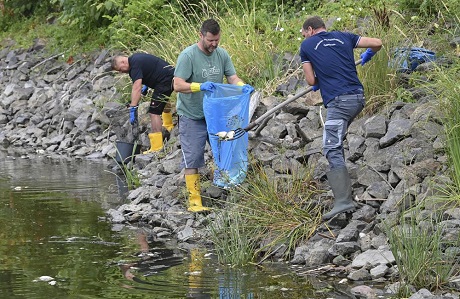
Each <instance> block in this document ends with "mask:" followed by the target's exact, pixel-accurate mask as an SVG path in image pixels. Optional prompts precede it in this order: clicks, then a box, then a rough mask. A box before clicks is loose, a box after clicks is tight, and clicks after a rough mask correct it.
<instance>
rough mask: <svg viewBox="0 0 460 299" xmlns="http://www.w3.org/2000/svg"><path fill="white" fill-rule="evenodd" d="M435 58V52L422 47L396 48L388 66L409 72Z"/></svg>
mask: <svg viewBox="0 0 460 299" xmlns="http://www.w3.org/2000/svg"><path fill="white" fill-rule="evenodd" d="M435 60H436V53H435V52H433V51H430V50H427V49H424V48H419V47H410V48H396V49H395V50H394V54H393V59H392V60H391V61H390V63H389V64H390V66H391V67H395V68H396V69H397V70H398V72H402V73H411V72H413V71H414V70H415V69H416V68H417V66H418V65H420V64H422V63H425V62H431V61H435Z"/></svg>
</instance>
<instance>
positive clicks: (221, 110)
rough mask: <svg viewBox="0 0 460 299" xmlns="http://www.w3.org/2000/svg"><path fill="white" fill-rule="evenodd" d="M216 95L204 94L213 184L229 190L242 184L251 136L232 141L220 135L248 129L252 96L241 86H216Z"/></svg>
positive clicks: (213, 93) (216, 84)
mask: <svg viewBox="0 0 460 299" xmlns="http://www.w3.org/2000/svg"><path fill="white" fill-rule="evenodd" d="M215 86H216V89H215V91H213V92H205V96H204V99H203V110H204V116H205V118H206V124H207V129H208V136H209V142H210V145H211V149H212V155H213V157H214V163H215V166H216V169H215V171H214V179H213V183H214V185H216V186H219V187H223V188H228V187H231V186H234V185H238V184H241V183H242V182H243V181H244V179H245V178H246V171H247V168H248V154H247V149H248V134H244V135H243V136H242V137H240V138H237V139H233V140H228V141H226V140H221V139H220V138H219V137H217V136H215V134H216V133H218V132H222V131H225V132H229V131H233V130H235V129H237V128H245V127H246V126H247V125H248V124H249V100H250V96H251V95H250V93H243V90H242V87H241V86H236V85H232V84H218V83H215Z"/></svg>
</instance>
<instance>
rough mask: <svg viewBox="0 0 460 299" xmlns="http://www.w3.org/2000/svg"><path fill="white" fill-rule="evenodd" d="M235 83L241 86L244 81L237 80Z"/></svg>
mask: <svg viewBox="0 0 460 299" xmlns="http://www.w3.org/2000/svg"><path fill="white" fill-rule="evenodd" d="M236 85H238V86H243V85H244V82H243V81H238V83H236Z"/></svg>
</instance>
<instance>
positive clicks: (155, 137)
mask: <svg viewBox="0 0 460 299" xmlns="http://www.w3.org/2000/svg"><path fill="white" fill-rule="evenodd" d="M149 139H150V149H149V150H148V151H145V152H144V153H143V154H144V155H146V154H151V153H155V152H158V151H160V150H161V149H162V148H163V134H162V133H161V132H156V133H150V134H149Z"/></svg>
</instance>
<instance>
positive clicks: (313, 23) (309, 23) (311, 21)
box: [302, 16, 326, 30]
mask: <svg viewBox="0 0 460 299" xmlns="http://www.w3.org/2000/svg"><path fill="white" fill-rule="evenodd" d="M308 27H311V28H312V29H318V28H324V29H326V24H324V21H323V19H321V18H320V17H318V16H314V17H310V18H308V19H307V20H306V21H305V22H304V23H303V27H302V28H303V29H304V30H307V29H308Z"/></svg>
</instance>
